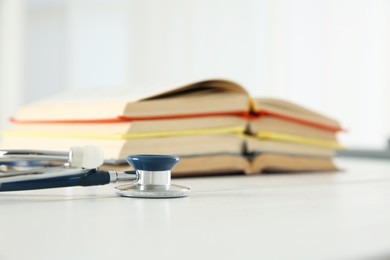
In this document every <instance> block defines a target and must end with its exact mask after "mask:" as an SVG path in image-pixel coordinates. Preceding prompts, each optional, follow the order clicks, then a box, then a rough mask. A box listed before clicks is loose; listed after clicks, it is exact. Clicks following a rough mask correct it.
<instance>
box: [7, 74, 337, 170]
mask: <svg viewBox="0 0 390 260" xmlns="http://www.w3.org/2000/svg"><path fill="white" fill-rule="evenodd" d="M126 91H127V92H120V91H119V90H118V91H116V92H115V93H106V92H103V93H102V92H99V91H95V92H93V93H91V92H89V93H86V94H85V95H84V96H82V95H80V93H79V94H78V95H69V96H66V95H62V96H59V97H53V98H50V99H46V100H42V101H39V102H35V103H32V104H29V105H26V106H24V107H22V108H21V109H20V110H19V111H18V113H17V114H16V115H15V117H13V118H12V119H11V122H12V126H11V128H10V129H9V130H7V131H5V132H4V133H3V140H2V143H1V145H0V147H1V148H2V149H26V148H27V149H41V150H42V149H44V150H67V149H68V148H69V147H70V146H84V145H95V146H98V147H100V148H102V149H103V151H104V153H105V158H106V165H107V167H108V168H117V169H119V168H121V169H126V168H127V167H128V166H126V164H124V159H125V158H126V156H127V155H128V154H175V155H178V156H180V157H181V163H179V164H178V165H177V167H175V169H174V171H173V175H174V176H187V175H191V176H193V175H212V174H230V173H245V174H255V173H260V172H291V171H324V170H326V171H332V170H336V167H335V165H334V164H333V162H332V157H333V156H334V153H335V149H337V148H339V147H340V145H339V143H338V141H337V138H336V134H337V132H338V131H340V130H341V127H340V125H339V123H338V122H337V121H335V120H333V119H331V118H328V117H326V116H324V115H321V114H319V113H316V112H314V111H311V110H309V109H306V108H304V107H302V106H299V105H297V104H293V103H290V102H287V101H283V100H277V99H265V98H252V97H251V96H250V95H249V93H248V92H247V91H246V90H245V88H244V87H242V86H240V85H239V84H237V83H235V82H232V81H228V80H217V79H216V80H206V81H201V82H196V83H193V84H189V85H185V86H182V87H176V88H170V89H166V90H163V91H160V92H158V93H157V94H153V93H150V92H149V91H147V90H145V91H141V95H138V96H137V95H135V94H133V95H132V94H131V93H128V92H129V91H131V90H126ZM113 94H115V96H114V95H113Z"/></svg>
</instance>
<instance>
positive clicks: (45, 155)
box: [0, 146, 190, 198]
mask: <svg viewBox="0 0 390 260" xmlns="http://www.w3.org/2000/svg"><path fill="white" fill-rule="evenodd" d="M126 160H127V162H128V163H129V164H130V165H131V166H132V167H133V169H134V171H124V172H118V171H102V170H99V168H98V167H99V166H101V165H102V164H103V162H104V156H103V152H102V151H101V150H100V149H99V148H97V147H94V146H86V147H72V148H70V150H69V152H56V151H38V150H0V192H1V191H21V190H36V189H48V188H60V187H71V186H95V185H105V184H108V183H115V182H118V181H132V182H131V183H129V184H124V185H120V186H117V187H115V192H116V193H117V194H118V195H120V196H125V197H138V198H177V197H185V196H188V195H189V194H190V189H189V188H187V187H184V186H179V185H175V184H171V170H172V168H173V167H174V166H175V165H176V164H177V163H178V162H179V157H177V156H171V155H150V154H145V155H129V156H128V157H127V158H126Z"/></svg>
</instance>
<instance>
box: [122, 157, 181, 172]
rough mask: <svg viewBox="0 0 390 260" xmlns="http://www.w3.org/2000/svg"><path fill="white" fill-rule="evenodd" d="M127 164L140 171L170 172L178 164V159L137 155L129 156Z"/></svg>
mask: <svg viewBox="0 0 390 260" xmlns="http://www.w3.org/2000/svg"><path fill="white" fill-rule="evenodd" d="M126 160H127V162H128V163H129V164H130V165H131V166H132V167H133V168H134V169H135V170H141V171H153V172H158V171H171V170H172V168H173V167H174V166H175V165H176V164H177V163H178V162H179V157H177V156H174V155H157V154H139V155H129V156H127V158H126Z"/></svg>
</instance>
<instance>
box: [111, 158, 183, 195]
mask: <svg viewBox="0 0 390 260" xmlns="http://www.w3.org/2000/svg"><path fill="white" fill-rule="evenodd" d="M126 160H127V162H128V163H129V164H130V165H131V166H132V167H133V168H134V170H135V171H136V173H137V180H136V182H134V183H131V184H126V185H121V186H118V187H116V188H115V192H116V193H117V194H118V195H121V196H125V197H141V198H176V197H185V196H188V195H189V194H190V189H189V188H187V187H183V186H179V185H174V184H171V170H172V168H173V167H174V166H175V165H176V164H177V163H178V162H179V157H177V156H174V155H155V154H141V155H129V156H127V158H126Z"/></svg>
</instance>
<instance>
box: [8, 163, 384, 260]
mask: <svg viewBox="0 0 390 260" xmlns="http://www.w3.org/2000/svg"><path fill="white" fill-rule="evenodd" d="M337 162H338V165H339V166H340V167H342V168H345V169H346V170H345V172H340V173H316V174H293V175H287V174H285V175H263V176H252V177H249V176H231V177H208V178H191V179H189V178H188V179H176V180H174V182H176V183H178V184H183V185H186V186H190V187H191V189H192V194H191V196H190V197H188V198H181V199H131V198H122V197H117V196H116V195H115V194H114V193H113V186H114V185H106V186H100V187H90V188H81V187H80V188H63V189H52V190H42V191H25V192H13V193H11V192H7V193H1V194H0V221H1V222H0V223H1V224H0V259H1V260H3V259H4V260H8V259H137V258H138V259H183V260H184V259H198V260H199V259H367V258H368V259H372V258H380V259H382V258H383V259H388V258H390V162H389V161H375V160H372V161H369V160H357V159H342V160H341V159H339V160H337Z"/></svg>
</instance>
